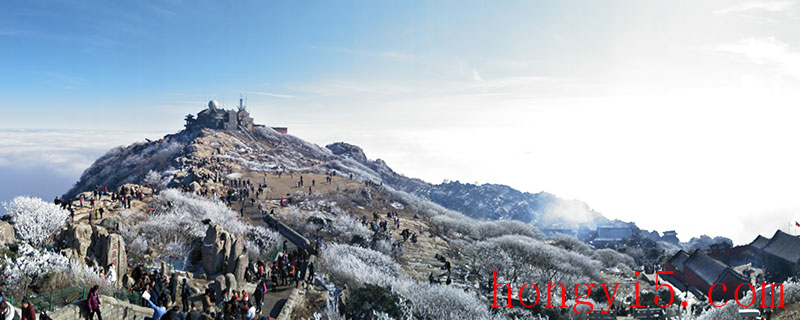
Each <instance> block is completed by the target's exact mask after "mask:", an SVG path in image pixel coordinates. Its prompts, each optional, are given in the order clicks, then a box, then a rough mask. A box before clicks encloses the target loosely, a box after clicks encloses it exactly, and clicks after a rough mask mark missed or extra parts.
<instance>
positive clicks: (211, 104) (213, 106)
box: [208, 100, 219, 111]
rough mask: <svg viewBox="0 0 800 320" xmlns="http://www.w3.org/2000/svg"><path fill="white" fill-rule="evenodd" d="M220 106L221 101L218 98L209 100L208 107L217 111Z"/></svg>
mask: <svg viewBox="0 0 800 320" xmlns="http://www.w3.org/2000/svg"><path fill="white" fill-rule="evenodd" d="M218 108H219V102H217V100H211V101H209V102H208V109H209V110H211V111H217V109H218Z"/></svg>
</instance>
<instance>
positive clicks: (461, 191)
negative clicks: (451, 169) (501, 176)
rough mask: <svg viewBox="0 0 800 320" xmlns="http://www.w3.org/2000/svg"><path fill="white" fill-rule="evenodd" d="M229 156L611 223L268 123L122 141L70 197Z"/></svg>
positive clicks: (553, 201)
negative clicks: (409, 170) (422, 174)
mask: <svg viewBox="0 0 800 320" xmlns="http://www.w3.org/2000/svg"><path fill="white" fill-rule="evenodd" d="M214 157H219V158H226V159H233V160H236V161H238V162H240V163H241V164H242V165H244V166H245V167H247V168H248V169H250V170H253V171H269V170H276V169H279V168H285V169H289V170H291V171H295V172H316V173H322V172H327V171H330V170H336V171H338V172H339V173H340V174H344V175H352V176H353V177H354V178H355V179H359V180H365V181H366V180H368V181H372V182H374V183H379V184H384V185H386V186H390V187H392V188H395V189H398V190H401V191H405V192H408V193H411V194H414V195H417V196H420V197H423V198H426V199H429V200H431V201H433V202H435V203H437V204H439V205H442V206H443V207H445V208H448V209H452V210H455V211H459V212H462V213H464V214H465V215H467V216H469V217H473V218H476V219H480V220H499V219H506V220H518V221H523V222H526V223H531V224H533V225H535V226H537V227H539V228H541V229H548V228H555V229H572V230H576V229H578V227H581V226H584V227H588V228H590V229H593V228H595V227H596V226H598V225H604V224H609V223H610V221H609V220H608V219H606V218H605V217H603V215H602V214H600V213H598V212H596V211H594V210H592V209H591V208H590V207H589V206H588V205H587V204H585V203H583V202H580V201H577V200H565V199H561V198H558V197H556V196H554V195H552V194H549V193H546V192H539V193H534V194H532V193H527V192H521V191H518V190H516V189H513V188H511V187H508V186H504V185H497V184H483V185H474V184H464V183H460V182H457V181H456V182H448V183H441V184H431V183H428V182H425V181H422V180H420V179H415V178H410V177H407V176H405V175H402V174H400V173H397V172H395V171H394V170H392V168H391V167H389V166H388V165H387V164H386V162H384V161H383V160H381V159H376V160H369V159H368V158H367V157H366V155H365V154H364V151H363V150H362V149H361V148H360V147H358V146H355V145H352V144H348V143H344V142H337V143H333V144H330V145H327V146H326V147H324V148H323V147H320V146H317V145H315V144H312V143H309V142H307V141H304V140H302V139H300V138H297V137H295V136H292V135H288V134H282V133H279V132H276V131H274V130H272V129H270V128H268V127H264V126H255V127H253V128H252V129H245V128H241V127H240V128H238V129H235V130H231V129H228V130H216V129H209V128H204V127H203V128H201V127H197V126H193V127H187V128H186V129H184V130H182V131H180V132H178V133H176V134H171V135H167V136H165V137H164V138H162V139H159V140H157V141H145V142H139V143H134V144H132V145H130V146H127V147H117V148H114V149H112V150H110V151H109V152H108V153H106V154H105V155H103V156H102V157H100V158H99V159H97V161H95V163H94V164H93V165H92V166H90V167H89V168H88V169H86V171H84V173H83V174H82V176H81V178H80V180H79V181H78V182H77V183H76V184H75V186H74V187H73V188H72V189H71V190H70V191H69V192H67V194H66V196H67V197H72V196H74V195H76V194H77V193H78V192H79V191H84V190H91V189H93V188H94V187H95V186H108V187H111V188H116V187H117V186H120V185H123V184H125V183H143V182H145V179H146V176H147V175H148V173H150V172H151V171H153V172H156V173H160V174H161V175H162V177H163V180H164V181H165V184H171V185H173V186H175V185H181V184H186V183H189V182H191V181H192V178H193V177H192V176H190V175H198V173H197V172H195V171H192V170H189V169H190V168H187V167H185V166H184V163H185V162H186V160H187V159H205V158H214Z"/></svg>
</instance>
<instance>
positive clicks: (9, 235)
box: [0, 221, 14, 246]
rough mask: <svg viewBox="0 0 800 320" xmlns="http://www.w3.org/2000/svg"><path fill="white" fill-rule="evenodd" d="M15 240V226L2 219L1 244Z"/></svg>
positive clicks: (0, 224)
mask: <svg viewBox="0 0 800 320" xmlns="http://www.w3.org/2000/svg"><path fill="white" fill-rule="evenodd" d="M12 241H14V226H12V225H11V224H10V223H8V222H6V221H0V246H4V245H7V244H9V243H11V242H12Z"/></svg>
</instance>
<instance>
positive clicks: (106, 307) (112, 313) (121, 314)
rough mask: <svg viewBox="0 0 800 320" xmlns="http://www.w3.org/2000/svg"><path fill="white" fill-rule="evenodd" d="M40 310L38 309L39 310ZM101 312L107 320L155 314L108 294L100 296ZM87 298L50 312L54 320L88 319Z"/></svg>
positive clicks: (139, 319) (130, 318)
mask: <svg viewBox="0 0 800 320" xmlns="http://www.w3.org/2000/svg"><path fill="white" fill-rule="evenodd" d="M37 312H38V311H37ZM100 312H101V314H102V315H103V319H106V320H142V319H144V318H145V317H152V316H153V309H151V308H148V307H142V306H137V305H133V304H130V303H128V302H125V301H120V300H117V299H114V298H111V297H107V296H100ZM86 313H87V310H86V300H81V301H78V302H75V303H73V304H71V305H68V306H66V307H63V308H61V309H59V310H56V311H53V312H48V315H49V316H50V317H51V318H53V320H75V319H86Z"/></svg>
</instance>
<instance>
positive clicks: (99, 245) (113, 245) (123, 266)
mask: <svg viewBox="0 0 800 320" xmlns="http://www.w3.org/2000/svg"><path fill="white" fill-rule="evenodd" d="M94 253H95V256H96V258H97V261H98V263H99V264H100V265H101V266H103V267H106V268H110V267H112V266H113V267H114V268H116V270H114V271H115V272H116V273H117V277H120V276H121V275H124V274H126V273H127V272H128V261H127V260H128V259H126V256H127V254H126V252H125V240H123V239H122V236H121V235H118V234H116V233H112V234H108V235H106V236H102V237H99V239H98V240H97V242H96V244H95V248H94Z"/></svg>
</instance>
